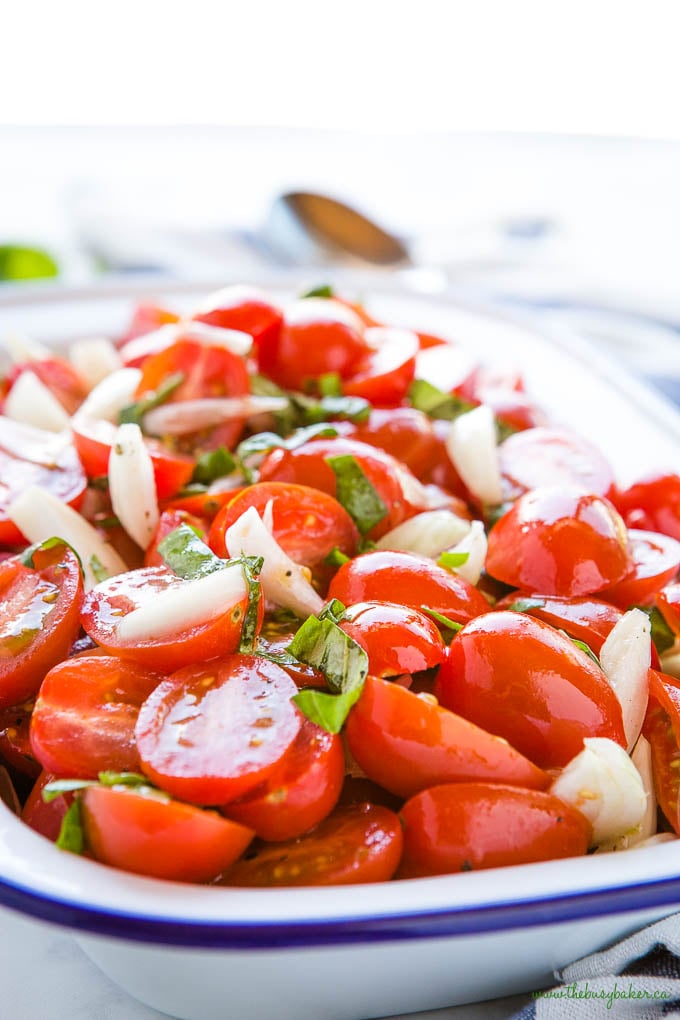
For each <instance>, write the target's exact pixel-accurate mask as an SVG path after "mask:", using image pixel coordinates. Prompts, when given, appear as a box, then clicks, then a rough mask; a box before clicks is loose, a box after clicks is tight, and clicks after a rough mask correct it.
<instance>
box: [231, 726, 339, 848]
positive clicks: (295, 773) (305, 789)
mask: <svg viewBox="0 0 680 1020" xmlns="http://www.w3.org/2000/svg"><path fill="white" fill-rule="evenodd" d="M344 778H345V755H344V752H343V747H342V740H341V738H340V737H339V736H338V734H336V733H327V732H326V731H325V730H322V729H321V727H320V726H317V725H316V724H315V723H313V722H311V721H310V720H309V719H303V721H302V724H301V726H300V731H299V733H298V735H297V737H296V738H295V740H294V741H293V744H292V745H291V747H290V749H289V750H288V751H287V752H286V754H285V755H284V757H283V758H282V759H281V762H280V764H279V765H278V767H277V768H276V770H275V771H274V772H273V773H272V774H271V776H270V777H269V779H267V780H266V781H265V783H264V784H263V785H262V786H261V787H257V788H256V789H255V790H253V791H252V792H251V793H249V794H246V795H245V796H244V797H240V798H238V799H237V800H232V801H230V802H229V803H228V804H226V805H225V806H224V807H223V809H222V812H223V814H224V815H225V816H226V817H227V818H231V819H233V820H234V821H236V822H240V823H241V824H242V825H247V826H248V827H249V828H251V829H254V830H255V832H256V834H257V835H258V836H259V837H260V838H261V839H266V840H268V841H270V842H280V841H282V840H286V839H295V838H296V837H297V836H301V835H302V834H303V833H305V832H308V831H309V830H310V829H311V828H313V827H314V826H315V825H318V824H319V822H321V821H323V819H324V818H326V816H327V815H329V814H330V812H331V811H332V810H333V808H334V807H335V805H336V803H337V801H338V797H339V796H340V791H341V790H342V784H343V780H344Z"/></svg>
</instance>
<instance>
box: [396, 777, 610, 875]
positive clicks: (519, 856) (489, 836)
mask: <svg viewBox="0 0 680 1020" xmlns="http://www.w3.org/2000/svg"><path fill="white" fill-rule="evenodd" d="M401 818H402V821H403V824H404V857H403V860H402V865H401V868H400V871H399V873H400V877H402V878H416V877H418V876H421V875H446V874H449V873H451V872H456V871H477V870H479V869H481V868H499V867H503V866H505V865H512V864H530V863H533V862H534V861H550V860H557V859H560V858H563V857H579V856H581V855H582V854H585V853H586V851H587V849H588V844H589V842H590V839H591V836H592V829H591V826H590V822H589V821H588V820H587V818H586V817H585V816H584V815H582V814H581V813H580V812H579V811H577V810H576V808H573V807H571V805H570V804H565V803H564V802H563V801H561V800H559V799H558V798H557V797H554V796H552V794H550V793H543V792H540V791H537V790H518V789H516V788H514V787H510V786H493V785H491V784H487V783H452V784H450V785H449V784H447V785H444V786H435V787H433V788H432V789H430V790H424V791H423V792H422V793H419V794H417V795H416V796H415V797H412V798H411V800H409V801H407V802H406V804H404V806H403V808H402V809H401Z"/></svg>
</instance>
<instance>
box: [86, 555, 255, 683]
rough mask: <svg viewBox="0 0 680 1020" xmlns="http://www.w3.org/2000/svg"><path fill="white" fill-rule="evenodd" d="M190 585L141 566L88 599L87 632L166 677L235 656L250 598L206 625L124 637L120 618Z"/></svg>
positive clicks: (102, 585) (164, 571)
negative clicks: (227, 655) (195, 665)
mask: <svg viewBox="0 0 680 1020" xmlns="http://www.w3.org/2000/svg"><path fill="white" fill-rule="evenodd" d="M228 569H233V568H228ZM187 583H189V582H187V581H183V580H182V579H181V578H180V577H178V576H177V574H174V573H173V572H172V571H171V570H168V569H167V568H165V567H142V568H141V569H140V570H129V571H127V573H125V574H118V575H117V576H115V577H111V578H109V579H108V580H106V581H102V582H101V583H100V584H98V585H96V586H95V587H94V588H92V589H91V590H90V591H89V592H88V593H87V595H86V596H85V599H84V601H83V608H82V615H81V620H82V625H83V628H84V630H85V631H86V633H87V634H89V635H90V637H91V638H92V640H93V641H96V643H97V644H98V645H100V646H101V647H102V648H104V649H105V650H106V651H107V652H108V653H109V654H110V655H118V656H120V657H121V658H122V659H126V660H128V661H131V662H137V663H139V664H140V665H142V666H146V667H148V668H149V669H156V670H161V671H163V672H170V671H172V670H175V669H180V668H181V667H182V666H187V665H189V664H190V663H192V662H203V661H204V660H206V659H212V658H214V657H215V656H217V655H221V654H227V653H229V652H234V651H236V649H237V648H238V644H239V641H240V639H241V627H242V624H243V618H244V614H245V612H246V608H247V595H244V596H243V598H241V599H239V600H238V601H237V602H235V603H234V604H233V605H229V606H221V607H219V612H217V613H216V614H215V615H211V616H209V617H208V618H207V619H206V620H205V622H201V623H198V624H190V625H189V626H187V627H186V628H182V629H179V630H178V629H177V628H173V629H172V630H169V631H166V630H164V629H163V628H161V629H160V631H158V630H157V631H156V632H155V633H152V634H151V635H150V636H149V637H146V638H139V637H137V638H134V639H131V638H130V639H129V638H125V637H123V638H121V637H120V635H119V629H118V624H119V622H120V620H121V618H122V617H124V616H126V615H127V614H128V613H131V612H132V611H133V610H135V609H139V608H141V607H148V606H153V605H154V604H155V599H156V597H157V596H158V595H159V594H160V593H161V592H164V591H167V590H168V589H171V588H176V589H180V588H181V587H182V585H185V584H187ZM260 601H262V600H260Z"/></svg>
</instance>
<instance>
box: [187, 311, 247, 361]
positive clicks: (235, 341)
mask: <svg viewBox="0 0 680 1020" xmlns="http://www.w3.org/2000/svg"><path fill="white" fill-rule="evenodd" d="M181 327H182V328H181V331H180V332H181V337H182V339H183V340H195V341H197V342H198V343H200V344H207V345H209V346H210V347H224V348H225V350H227V351H231V352H232V354H238V355H239V356H240V357H242V358H244V357H245V356H246V354H250V351H251V349H252V346H253V338H252V336H251V335H250V333H244V332H243V330H240V329H224V328H223V327H222V326H210V325H209V324H208V323H207V322H193V321H191V320H189V321H188V322H187V321H184V322H183V323H182V324H181Z"/></svg>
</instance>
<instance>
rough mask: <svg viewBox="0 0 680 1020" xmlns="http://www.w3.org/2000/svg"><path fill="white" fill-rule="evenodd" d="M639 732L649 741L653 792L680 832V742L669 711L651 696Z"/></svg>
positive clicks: (667, 817)
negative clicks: (679, 795) (679, 797)
mask: <svg viewBox="0 0 680 1020" xmlns="http://www.w3.org/2000/svg"><path fill="white" fill-rule="evenodd" d="M642 732H643V734H644V736H645V737H646V738H647V740H648V741H649V743H650V745H651V753H652V773H653V776H654V792H655V794H656V799H657V802H658V804H659V807H660V808H661V810H662V812H663V814H664V816H665V818H666V819H667V821H668V823H669V824H670V825H671V827H672V828H673V830H674V831H675V832H676V833H677V834H678V835H679V836H680V813H679V811H680V807H679V801H678V794H679V793H680V765H679V764H678V763H679V762H680V746H679V745H678V738H677V736H676V733H677V726H674V724H673V719H672V717H671V715H670V714H669V712H667V711H666V709H665V708H664V707H663V706H662V705H661V704H660V703H659V702H658V701H657V699H656V698H655V697H653V696H650V699H649V704H648V705H647V713H646V715H645V721H644V725H643V727H642Z"/></svg>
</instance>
